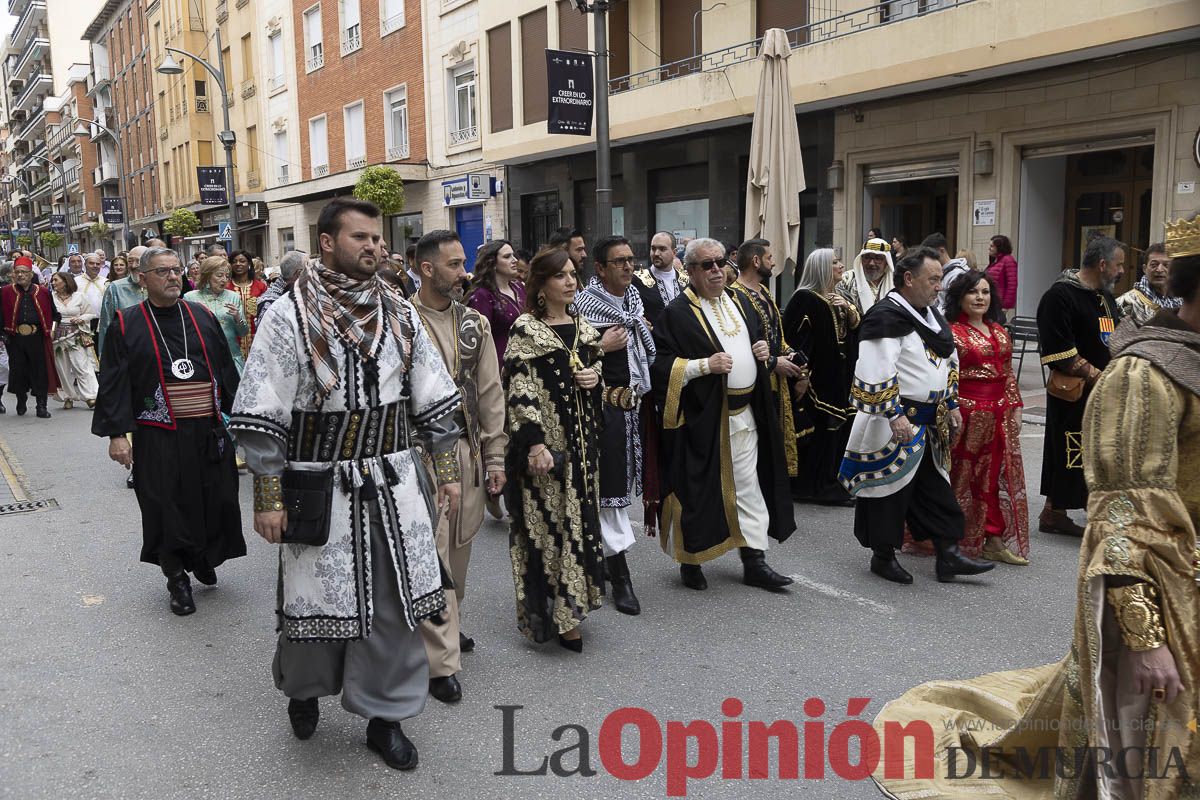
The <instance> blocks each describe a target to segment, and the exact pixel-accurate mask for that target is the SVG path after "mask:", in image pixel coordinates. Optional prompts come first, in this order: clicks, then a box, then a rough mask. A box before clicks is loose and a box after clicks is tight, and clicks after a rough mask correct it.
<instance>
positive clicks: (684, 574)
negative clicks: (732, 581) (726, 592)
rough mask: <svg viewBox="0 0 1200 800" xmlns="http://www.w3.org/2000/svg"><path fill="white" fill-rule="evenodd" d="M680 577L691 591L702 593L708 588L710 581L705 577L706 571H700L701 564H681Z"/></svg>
mask: <svg viewBox="0 0 1200 800" xmlns="http://www.w3.org/2000/svg"><path fill="white" fill-rule="evenodd" d="M679 577H680V578H683V585H684V586H686V587H688V588H689V589H695V590H696V591H698V592H702V591H704V590H705V589H707V588H708V579H707V578H705V577H704V570H702V569H700V565H699V564H680V565H679Z"/></svg>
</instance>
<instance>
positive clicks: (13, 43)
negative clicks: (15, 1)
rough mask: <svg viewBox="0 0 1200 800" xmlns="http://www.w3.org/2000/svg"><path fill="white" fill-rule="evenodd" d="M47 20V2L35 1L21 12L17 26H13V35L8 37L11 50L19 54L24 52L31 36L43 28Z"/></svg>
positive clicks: (43, 0)
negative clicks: (43, 23)
mask: <svg viewBox="0 0 1200 800" xmlns="http://www.w3.org/2000/svg"><path fill="white" fill-rule="evenodd" d="M45 19H46V2H45V0H33V2H31V3H30V4H29V5H28V6H27V7H26V8H25V10H24V11H23V12H21V16H20V17H19V18H18V19H17V24H16V25H13V29H12V33H11V34H9V37H8V44H9V48H10V49H11V50H16V51H18V52H19V51H21V50H23V49H24V47H25V44H26V42H27V41H28V39H29V37H30V35H31V34H32V33H33V31H34V30H35V29H37V28H38V27H40V26H41V23H42V22H43V21H45Z"/></svg>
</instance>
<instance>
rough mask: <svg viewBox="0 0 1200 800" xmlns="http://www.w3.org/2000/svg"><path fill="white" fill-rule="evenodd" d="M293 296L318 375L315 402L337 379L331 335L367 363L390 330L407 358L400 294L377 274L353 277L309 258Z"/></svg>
mask: <svg viewBox="0 0 1200 800" xmlns="http://www.w3.org/2000/svg"><path fill="white" fill-rule="evenodd" d="M292 295H293V298H294V300H295V303H296V311H297V318H298V319H299V321H300V333H301V335H302V336H303V338H304V349H305V350H306V351H307V352H308V355H309V358H311V359H312V367H313V372H314V373H316V377H317V388H318V393H319V395H320V397H319V398H318V403H320V402H323V401H324V400H325V398H326V397H328V396H329V393H330V392H332V391H333V390H334V389H336V388H337V385H338V383H339V381H340V380H341V375H340V371H339V369H338V363H337V361H336V360H335V359H334V358H333V356H332V354H331V353H330V351H329V342H330V340H331V339H332V338H333V337H334V336H337V337H339V338H341V340H342V341H343V342H344V343H345V345H346V346H347V347H351V348H355V349H357V350H358V353H359V356H360V357H361V358H362V360H363V361H371V360H373V359H374V358H375V357H376V356H378V355H379V348H380V347H381V346H382V344H383V337H384V335H385V334H386V332H387V331H388V330H389V329H390V330H391V332H392V334H393V335H394V336H395V337H396V342H397V346H398V347H399V348H401V350H402V353H403V356H404V362H405V363H407V362H408V351H409V347H410V343H409V342H408V337H407V336H406V335H405V333H404V330H405V328H406V327H407V326H405V325H404V324H403V322H402V321H401V315H402V314H405V313H406V312H405V310H404V309H403V303H402V300H401V297H400V296H399V295H398V294H397V293H396V290H395V289H393V288H392V287H391V286H390V285H388V284H387V282H385V281H383V280H381V279H380V278H379V277H378V276H375V275H372V276H371V277H370V278H368V279H367V280H365V281H356V280H354V279H352V278H349V277H347V276H345V275H343V274H342V273H340V272H337V271H336V270H332V269H329V268H328V267H326V266H325V265H324V264H322V263H321V262H320V261H319V260H317V259H313V260H312V261H309V262H308V264H306V265H305V266H304V267H303V268H302V269H301V270H300V273H299V274H298V275H297V276H296V284H295V287H294V289H293V292H292Z"/></svg>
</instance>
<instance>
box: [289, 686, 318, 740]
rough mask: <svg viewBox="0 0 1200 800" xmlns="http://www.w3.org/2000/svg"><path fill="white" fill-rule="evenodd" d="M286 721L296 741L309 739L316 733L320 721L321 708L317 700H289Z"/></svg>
mask: <svg viewBox="0 0 1200 800" xmlns="http://www.w3.org/2000/svg"><path fill="white" fill-rule="evenodd" d="M288 719H289V720H290V721H291V723H292V733H294V734H296V738H297V739H301V740H304V739H311V738H312V735H313V734H314V733H316V730H317V723H318V722H320V721H321V706H320V704H319V703H318V702H317V698H315V697H313V698H310V699H308V700H296V699H295V698H293V699H292V700H289V701H288Z"/></svg>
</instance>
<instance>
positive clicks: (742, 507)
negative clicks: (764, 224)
mask: <svg viewBox="0 0 1200 800" xmlns="http://www.w3.org/2000/svg"><path fill="white" fill-rule="evenodd" d="M725 265H726V258H725V246H724V245H723V244H721V243H720V242H718V241H716V240H714V239H693V240H692V241H691V242H689V243H688V246H687V250H686V252H685V253H684V266H685V268H686V269H687V271H688V277H689V282H688V287H687V288H686V289H685V290H684V291H683V292H682V293H681V294H680V295H679V296H678V297H676V298H675V299H674V300H672V301H671V302H670V304H669V305H667V307H666V309H665V310H664V311H663V314H662V316H661V317H660V318H659V322H658V324H657V325H656V326H655V328H654V343H655V346H656V349H657V351H658V352H657V355H656V357H655V360H654V365H653V367H652V368H651V380H652V383H653V387H654V395H655V402H656V404H658V405H659V406H660V407H661V408H662V411H663V435H662V453H661V457H660V459H659V467H660V472H661V483H662V486H661V496H662V506H661V513H660V527H661V529H662V537H663V538H662V546H663V549H664V550H667V551H668V552H670V553H671V554H672V555H673V556H674V557H675V560H676V561H678V562H679V565H680V566H679V572H680V577H681V578H682V580H683V584H684V585H685V586H687V587H688V588H690V589H696V590H703V589H706V588H708V582H707V580H706V579H705V577H704V573H703V571H702V570H701V567H700V565H701V564H703V563H704V562H706V561H710V560H712V559H714V558H716V557H718V556H720V555H721V554H722V553H724V552H726V551H728V550H730V549H732V548H734V547H737V548H739V549H740V552H741V556H742V564H743V570H744V572H743V582H744V583H746V584H747V585H748V586H756V587H759V588H762V589H768V590H773V591H774V590H779V589H782V588H783V587H784V586H787V585H789V584H791V583H792V579H791V578H788V577H786V576H784V575H780V574H779V573H777V572H775V570H773V569H771V567H770V566H768V565H767V562H766V550H767V547H768V537H770V538H773V539H775V540H776V541H780V542H782V541H784V540H785V539H787V538H788V537H789V536H790V535H791V534H792V532H793V531H794V530H795V529H796V521H795V518H794V516H793V510H792V499H791V494H790V491H789V483H788V473H787V463H786V460H785V458H784V452H783V437H782V435H781V433H780V429H779V419H778V416H777V415H776V413H775V406H774V400H773V398H772V394H771V381H770V377H769V375H768V373H767V368H766V362H767V360H768V359H769V358H770V355H771V353H770V347H769V345H768V344H767V342H766V339H765V336H764V333H763V331H762V324H761V322H760V320H759V318H758V315H757V314H756V313H755V312H753V311H752V310H749V309H747V308H746V307H745V306H744V305H743V304H742V303H741V302H739V300H738V298H737V296H736V295H735V294H733V293H732V292H730V291H729V290H728V289H727V288H726V285H725V272H724V269H725Z"/></svg>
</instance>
